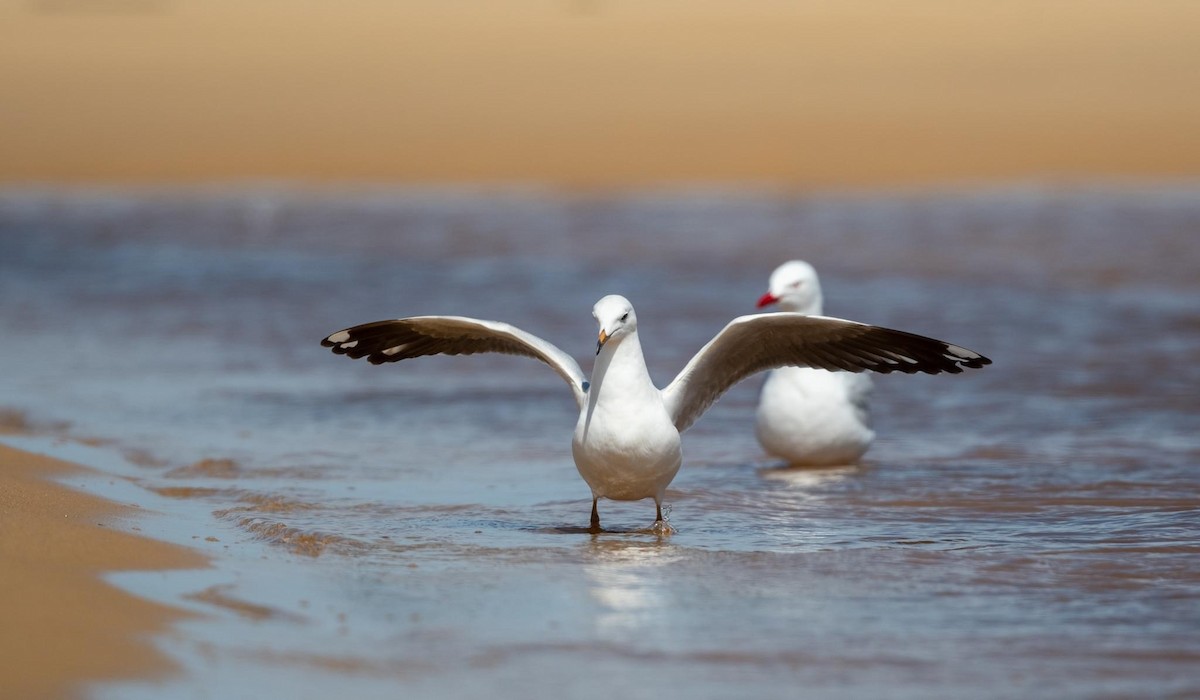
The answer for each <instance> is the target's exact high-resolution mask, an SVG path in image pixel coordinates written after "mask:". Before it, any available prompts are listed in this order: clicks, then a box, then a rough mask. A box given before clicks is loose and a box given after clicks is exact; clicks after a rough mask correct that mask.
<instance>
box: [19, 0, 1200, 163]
mask: <svg viewBox="0 0 1200 700" xmlns="http://www.w3.org/2000/svg"><path fill="white" fill-rule="evenodd" d="M1196 27H1200V3H1196V2H1192V1H1191V0H1155V1H1154V2H1145V1H1144V0H1061V1H1058V2H1043V1H1041V0H1011V1H1010V2H993V1H991V0H910V1H908V2H889V1H885V0H786V1H785V0H743V1H742V2H736V3H730V2H718V1H717V0H643V1H640V2H630V1H624V0H514V1H513V2H505V3H495V2H483V0H475V1H469V0H468V1H466V2H440V1H438V0H400V1H397V2H357V3H334V2H329V1H328V0H325V1H317V0H288V1H286V2H285V1H284V0H259V1H257V2H254V3H246V2H241V1H239V0H204V1H203V2H201V1H200V0H21V1H19V2H18V1H16V0H0V95H3V96H4V97H3V101H2V103H0V114H2V115H3V122H4V129H3V130H2V131H0V153H2V154H3V157H0V182H4V181H8V182H16V181H26V180H31V179H42V180H52V181H54V180H68V181H69V180H96V179H99V180H118V181H150V182H162V181H191V180H209V179H224V178H231V177H233V178H246V177H250V178H253V177H281V178H302V179H316V180H327V179H385V180H397V181H497V180H514V179H516V180H533V181H544V182H552V183H558V184H566V185H636V184H642V183H648V182H662V181H697V180H699V181H714V180H715V181H766V182H776V183H784V184H791V185H799V186H809V185H822V186H827V185H845V184H889V183H921V182H932V181H945V180H962V179H988V178H1013V177H1030V176H1035V177H1041V176H1050V177H1067V178H1071V177H1077V176H1079V177H1095V176H1151V177H1170V176H1195V175H1197V174H1200V129H1198V128H1197V127H1196V125H1197V124H1200V90H1197V89H1196V76H1197V75H1200V41H1197V40H1196Z"/></svg>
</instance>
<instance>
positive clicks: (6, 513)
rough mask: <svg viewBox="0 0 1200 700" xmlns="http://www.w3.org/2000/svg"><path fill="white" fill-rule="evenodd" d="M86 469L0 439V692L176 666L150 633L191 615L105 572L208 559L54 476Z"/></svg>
mask: <svg viewBox="0 0 1200 700" xmlns="http://www.w3.org/2000/svg"><path fill="white" fill-rule="evenodd" d="M82 471H83V470H82V468H81V467H77V466H75V465H72V464H68V463H66V462H61V461H59V460H55V459H50V458H47V457H43V456H39V455H35V454H30V453H28V452H23V451H21V450H16V449H12V448H10V447H7V446H4V445H0V562H2V563H3V576H0V619H3V620H4V624H3V625H0V697H5V698H50V697H55V698H57V697H64V696H67V695H70V694H72V693H73V692H77V691H78V689H79V688H80V687H81V686H82V685H83V684H85V683H89V682H96V681H106V680H115V679H127V678H135V677H137V678H156V677H161V676H163V675H165V674H168V673H170V672H171V670H172V668H173V665H172V663H171V662H170V660H169V659H167V657H166V656H164V655H163V654H162V653H161V652H159V651H158V650H157V649H156V648H155V646H154V645H153V644H152V643H151V641H150V636H151V635H153V634H160V633H162V632H164V631H165V630H167V628H168V626H169V625H170V624H171V623H172V622H174V621H177V620H179V619H181V618H183V617H184V616H185V615H186V613H184V612H183V611H181V610H177V609H173V608H169V607H165V606H163V605H159V604H157V603H153V602H150V601H147V600H143V599H141V598H137V597H134V596H132V595H129V594H127V593H124V592H122V591H120V590H118V589H117V588H115V587H114V586H112V585H110V584H108V583H106V582H104V581H103V580H101V579H100V575H101V574H103V573H106V572H111V571H128V570H142V571H148V570H163V569H175V568H188V567H199V566H203V565H204V559H203V558H202V557H201V556H199V555H198V554H195V553H193V552H190V551H188V550H186V549H184V548H181V547H177V546H174V545H169V544H165V543H162V542H157V541H154V540H150V539H146V538H144V537H138V536H136V535H132V534H128V533H124V532H120V531H118V530H116V529H114V528H113V526H112V523H114V521H118V520H120V519H123V518H128V517H130V516H131V515H133V514H134V513H135V510H134V509H133V508H131V507H129V506H124V505H120V504H117V503H112V502H109V501H105V500H102V499H99V498H96V497H94V496H90V495H86V494H83V493H78V492H76V491H72V490H70V489H68V488H65V487H63V486H59V485H57V484H55V483H53V482H51V481H50V479H52V478H56V477H57V478H61V477H63V476H65V475H71V474H76V473H79V472H82Z"/></svg>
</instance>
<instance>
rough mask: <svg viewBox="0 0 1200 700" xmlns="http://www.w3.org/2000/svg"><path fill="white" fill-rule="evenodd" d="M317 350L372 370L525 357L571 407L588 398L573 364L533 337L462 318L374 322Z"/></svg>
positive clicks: (340, 334)
mask: <svg viewBox="0 0 1200 700" xmlns="http://www.w3.org/2000/svg"><path fill="white" fill-rule="evenodd" d="M321 345H323V346H325V347H327V348H333V351H334V352H335V353H337V354H338V355H346V356H347V357H351V358H353V359H356V360H357V359H359V358H361V357H365V358H367V360H368V361H370V362H371V364H374V365H378V364H382V363H384V362H398V361H400V360H407V359H409V358H412V357H421V356H422V355H473V354H475V353H479V352H499V353H504V354H507V355H524V356H526V357H532V358H535V359H538V360H541V361H542V362H545V363H546V364H548V365H550V367H551V369H553V370H554V371H555V372H558V374H559V376H561V377H562V378H563V379H565V380H567V383H568V384H570V385H571V391H572V392H573V393H574V395H575V403H576V405H578V406H580V407H582V406H583V404H584V401H585V400H586V396H587V394H586V392H587V379H586V378H585V377H584V375H583V370H581V369H579V363H577V362H576V361H575V360H574V358H572V357H571V356H570V355H568V354H567V353H565V352H563V351H562V350H559V349H558V348H557V347H555V346H554V345H553V344H551V343H548V342H546V341H545V340H542V339H541V338H539V337H537V336H535V335H532V334H530V333H526V332H525V331H523V330H521V329H520V328H516V327H515V326H510V325H509V324H507V323H500V322H497V321H481V320H479V319H475V318H463V317H461V316H414V317H412V318H400V319H395V320H391V321H376V322H374V323H364V324H362V325H361V326H353V327H351V328H347V329H345V330H340V331H338V332H337V333H333V334H332V335H330V336H328V337H326V338H325V339H324V340H322V341H321Z"/></svg>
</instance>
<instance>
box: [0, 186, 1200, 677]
mask: <svg viewBox="0 0 1200 700" xmlns="http://www.w3.org/2000/svg"><path fill="white" fill-rule="evenodd" d="M792 257H804V258H807V259H809V260H810V261H812V262H813V263H814V264H815V265H816V266H817V267H818V269H819V270H820V271H821V273H822V278H823V282H824V284H825V287H826V288H827V295H828V306H829V310H830V312H831V313H832V314H833V315H839V316H845V317H848V318H853V319H856V320H861V321H865V322H870V323H877V324H880V325H884V326H889V327H893V328H901V329H906V330H911V331H915V332H918V333H924V334H928V335H932V336H935V337H939V338H943V339H946V340H949V341H952V342H954V343H958V344H961V345H963V346H965V347H968V348H971V349H973V350H978V351H980V352H982V353H984V354H986V355H988V356H990V357H991V358H992V359H993V360H995V365H993V366H991V367H988V368H986V369H984V370H980V371H971V372H967V373H965V374H963V375H960V376H953V377H948V376H939V377H923V376H922V377H907V376H905V377H887V378H880V379H879V380H878V381H877V387H878V388H877V390H876V394H875V401H874V403H873V413H874V418H875V421H876V428H877V431H878V433H879V436H880V437H879V439H878V441H877V443H876V445H875V446H874V447H873V448H872V450H871V452H870V453H868V459H867V460H866V462H865V463H864V464H863V465H862V466H860V467H857V468H849V469H840V470H788V469H780V468H778V466H777V465H774V464H772V463H770V461H769V460H767V459H766V458H764V457H763V456H762V454H761V452H760V450H759V448H758V446H757V444H756V443H755V441H754V438H753V426H752V420H753V406H754V402H755V398H756V396H755V390H756V386H757V383H756V382H750V383H748V384H747V385H746V386H742V387H739V388H737V389H735V390H734V391H733V392H731V393H730V394H729V395H727V396H726V397H725V398H724V399H723V400H722V401H721V402H720V403H719V404H718V405H717V406H716V407H715V408H714V409H713V410H712V411H711V412H710V413H709V414H708V415H706V416H705V417H704V418H702V419H701V420H700V421H699V423H697V425H696V426H695V427H694V428H693V429H691V430H690V431H689V432H688V433H687V434H686V436H685V438H684V452H685V455H684V467H683V469H682V470H681V472H680V474H679V477H678V478H677V479H676V481H675V483H674V484H673V488H672V489H671V490H670V492H669V495H668V500H669V501H670V502H671V503H672V505H673V506H674V508H673V510H672V517H671V524H672V526H673V527H675V528H676V529H677V531H678V532H677V533H676V534H675V535H673V536H670V537H666V538H662V537H657V536H655V535H653V534H650V533H646V532H644V531H643V528H645V526H646V525H648V524H649V522H650V521H651V520H652V516H653V505H652V504H650V503H649V502H646V503H634V504H611V503H604V504H602V513H603V515H604V519H605V524H606V526H610V527H611V528H612V530H613V532H609V533H604V534H601V535H599V536H589V535H587V534H586V533H585V532H584V530H583V528H584V526H586V524H587V520H586V519H587V515H588V511H589V508H590V498H589V494H588V492H587V488H586V485H584V484H583V482H582V481H581V480H580V479H579V477H578V475H577V474H576V473H575V469H574V467H573V465H572V464H571V457H570V433H571V429H572V427H573V425H574V422H575V415H574V406H573V402H572V401H571V398H570V395H569V392H567V391H566V390H565V389H564V388H563V386H562V382H561V380H560V379H559V378H558V377H555V376H554V375H553V374H552V373H550V372H549V371H547V370H546V369H545V368H544V367H541V366H540V365H538V364H537V363H535V362H532V361H529V360H526V359H522V358H510V357H500V356H476V357H471V358H421V359H418V360H411V361H405V362H403V363H400V364H399V365H396V366H384V367H372V366H368V365H367V364H366V363H365V362H358V363H356V362H349V361H347V360H345V359H344V358H340V357H335V356H332V355H330V354H329V352H328V350H326V349H323V348H321V347H319V345H318V341H319V340H320V339H321V338H323V337H325V336H327V335H328V334H329V333H331V332H333V331H335V330H337V329H339V328H344V327H346V326H348V325H350V324H354V323H359V322H365V321H370V320H376V319H380V318H392V317H398V316H404V315H416V314H439V313H445V314H458V315H470V316H476V317H480V318H494V319H500V320H505V321H509V322H512V323H514V324H516V325H518V326H520V327H522V328H524V329H526V330H529V331H530V332H533V333H535V334H537V335H540V336H542V337H544V338H547V339H548V340H550V341H552V342H554V343H556V344H558V345H560V346H561V347H563V348H564V349H565V350H567V351H568V352H571V353H573V354H574V355H576V356H577V357H579V358H580V359H581V360H583V366H584V367H585V371H586V369H587V368H589V367H590V363H591V350H592V348H593V346H594V342H595V329H594V324H593V322H592V320H591V318H590V317H589V314H588V310H589V309H590V308H591V305H592V303H593V302H594V301H595V300H596V299H597V298H599V297H600V296H602V295H604V294H608V293H614V292H615V293H621V294H624V295H625V296H627V297H629V298H630V299H631V300H632V301H633V302H634V303H635V304H637V307H638V314H639V318H640V320H641V325H642V335H643V341H644V344H645V346H646V352H647V360H648V362H649V363H650V370H651V374H652V376H653V377H654V378H655V379H656V380H657V381H658V382H659V383H660V384H663V383H665V382H666V381H669V379H670V378H671V377H672V376H673V375H674V373H675V372H676V371H677V370H678V369H679V368H680V367H682V366H683V363H684V362H685V361H686V359H687V358H688V357H690V356H691V354H692V353H693V352H695V351H696V350H697V349H698V348H699V347H700V346H701V345H703V343H704V342H706V341H707V340H708V339H709V338H710V337H711V336H712V334H713V333H715V332H716V331H717V330H719V329H720V328H721V326H722V325H724V323H725V322H726V321H727V320H729V319H730V318H732V317H734V316H738V315H742V314H744V313H748V312H751V311H752V309H753V305H754V301H755V299H757V298H758V296H759V295H760V294H761V292H762V290H763V288H764V285H765V283H766V276H767V274H768V273H769V272H770V271H771V270H772V269H773V268H774V266H775V265H776V264H778V262H779V261H780V260H784V259H788V258H792ZM1198 263H1200V190H1197V189H1195V188H1189V187H1176V188H1145V189H1116V188H1107V189H1095V190H1085V191H1055V190H1050V189H1040V188H1034V187H1030V188H1019V189H1012V190H1006V191H996V192H985V193H979V192H945V193H912V194H895V195H878V196H844V195H826V196H812V197H792V196H783V195H775V194H770V193H754V192H741V193H721V192H716V191H708V192H693V193H669V192H660V193H650V194H644V193H642V194H639V193H631V194H626V195H612V196H582V195H576V196H566V195H561V194H555V193H546V192H536V191H522V192H464V191H459V192H435V191H418V190H401V191H382V190H380V191H375V192H368V193H359V192H331V191H324V192H293V191H289V190H260V191H256V192H251V193H221V192H213V191H206V192H203V193H198V192H188V191H176V192H162V191H160V192H150V193H112V192H106V193H105V192H90V193H89V192H47V191H8V192H7V193H4V194H2V195H0V320H2V321H3V324H4V327H5V333H6V337H8V338H10V339H12V338H17V339H19V342H9V343H5V344H3V348H2V349H0V353H3V366H4V367H5V379H4V381H3V382H2V383H0V408H3V409H5V413H3V414H0V420H2V421H3V422H4V423H5V424H10V425H16V426H20V427H24V428H30V427H31V428H32V429H33V430H34V431H35V432H38V431H40V432H42V433H43V436H42V437H32V438H22V439H11V440H10V439H6V441H11V442H13V444H16V445H17V446H20V447H26V448H30V449H36V450H39V451H48V452H52V453H55V454H58V455H60V456H63V457H65V458H68V459H75V460H78V461H82V462H85V463H88V464H92V465H93V466H96V467H98V468H99V469H101V470H102V473H103V474H105V475H108V476H102V477H100V478H97V479H92V480H88V481H86V482H81V485H82V486H83V487H84V488H88V489H89V490H95V491H97V492H100V493H104V494H106V495H109V496H112V497H117V498H119V499H120V500H122V501H126V502H136V503H138V504H140V505H142V506H143V507H144V508H146V509H147V510H149V511H156V512H158V513H160V514H161V515H158V516H153V517H150V518H148V519H147V521H146V522H145V523H144V524H143V525H142V526H143V527H144V529H145V530H147V531H152V532H153V533H154V534H157V535H159V536H162V537H165V538H167V539H171V540H174V541H180V542H185V543H188V544H191V545H193V546H197V547H198V548H200V549H201V550H202V551H206V552H208V553H210V554H212V555H214V557H215V566H214V569H213V570H210V571H204V572H184V573H178V574H168V575H163V574H161V573H156V574H154V575H153V576H150V575H144V574H121V575H119V576H115V577H113V578H114V580H116V581H118V582H119V583H121V584H122V585H126V586H128V587H130V588H132V589H133V590H136V591H139V592H141V593H143V594H145V595H151V596H153V597H156V598H159V599H162V600H164V601H168V602H171V603H172V604H177V605H184V606H188V607H191V608H193V609H196V610H200V611H203V612H205V613H206V617H204V618H201V619H196V620H191V621H187V622H185V623H183V624H182V625H181V627H180V632H179V633H178V634H175V635H171V636H170V637H169V638H167V639H165V640H164V641H163V645H164V646H165V648H166V649H167V650H168V652H169V653H170V654H171V655H173V656H174V657H175V658H177V659H179V661H180V662H181V664H182V666H183V668H184V671H183V673H182V674H181V675H180V676H179V677H177V678H174V679H172V680H170V681H167V682H165V683H163V684H154V685H149V686H141V685H137V684H133V685H130V684H122V685H119V686H110V687H105V688H101V689H98V690H97V694H98V695H100V696H104V697H122V698H131V697H155V698H158V697H194V696H198V695H204V694H208V695H210V696H213V697H239V696H249V695H258V696H261V695H264V694H267V695H276V696H277V695H281V694H284V693H288V694H291V695H294V696H296V697H328V696H330V695H333V694H335V693H337V694H342V695H346V694H350V695H353V696H355V697H394V696H395V695H396V693H397V692H403V694H405V695H406V696H416V697H432V696H437V697H479V696H480V695H484V694H487V695H492V696H503V697H527V696H530V695H543V694H545V693H546V691H547V689H553V690H554V691H555V692H557V693H558V694H560V695H563V696H565V697H600V696H603V697H610V696H613V695H614V694H615V695H618V696H628V697H651V696H654V697H658V696H661V695H662V694H663V693H664V692H668V691H669V692H670V693H671V694H679V695H682V694H687V695H689V696H692V697H699V698H703V697H730V696H754V697H764V698H770V697H792V696H794V693H795V689H796V688H797V687H803V688H806V689H808V690H809V691H810V692H812V693H813V694H815V695H819V696H821V697H834V698H837V697H847V698H859V697H881V696H886V697H899V698H904V697H912V698H938V697H947V698H949V697H955V698H957V697H968V696H970V697H979V696H981V695H988V694H989V692H988V690H987V689H995V692H994V693H990V694H992V695H995V696H1028V695H1042V696H1054V697H1094V696H1097V695H1113V696H1121V695H1135V696H1148V695H1149V696H1169V695H1171V694H1178V695H1187V694H1196V693H1200V674H1197V673H1196V670H1195V669H1196V668H1200V664H1198V663H1197V661H1200V638H1197V635H1196V632H1195V630H1197V629H1200V612H1198V611H1200V605H1198V603H1200V574H1197V572H1196V568H1195V566H1194V561H1195V557H1196V555H1197V554H1198V553H1200V545H1197V535H1198V534H1200V523H1198V521H1197V516H1196V513H1197V508H1198V507H1200V476H1198V472H1197V465H1198V462H1200V410H1198V409H1200V405H1198V404H1197V403H1196V398H1195V389H1196V387H1197V386H1200V362H1197V360H1200V313H1198V312H1197V309H1200V277H1197V276H1196V275H1195V270H1196V269H1197V264H1198ZM62 435H67V436H70V437H72V438H74V439H75V440H78V439H88V440H89V441H91V442H93V443H95V444H96V445H98V446H96V447H90V448H89V447H84V446H82V445H80V444H79V443H78V442H60V441H58V440H56V437H58V436H62ZM112 476H117V477H122V478H120V479H116V480H113V479H112V478H111V477H112ZM109 482H112V483H109ZM77 485H80V484H77Z"/></svg>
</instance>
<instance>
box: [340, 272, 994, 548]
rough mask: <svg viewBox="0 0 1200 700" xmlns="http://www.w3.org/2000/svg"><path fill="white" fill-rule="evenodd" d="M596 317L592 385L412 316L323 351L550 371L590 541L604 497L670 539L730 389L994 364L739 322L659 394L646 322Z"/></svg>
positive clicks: (506, 337) (822, 324)
mask: <svg viewBox="0 0 1200 700" xmlns="http://www.w3.org/2000/svg"><path fill="white" fill-rule="evenodd" d="M592 316H593V317H594V318H595V319H596V323H597V324H598V325H599V327H600V336H599V341H598V343H597V345H596V362H595V365H594V366H593V368H592V377H591V380H590V381H589V380H588V379H587V377H585V376H584V374H583V370H581V369H580V368H579V364H578V363H577V362H575V360H574V359H573V358H572V357H571V356H570V355H568V354H567V353H565V352H563V351H562V350H560V349H559V348H557V347H555V346H554V345H552V344H550V343H548V342H546V341H545V340H542V339H541V338H538V337H537V336H534V335H531V334H529V333H526V332H525V331H522V330H521V329H519V328H516V327H514V326H511V325H509V324H507V323H500V322H498V321H482V320H479V319H474V318H463V317H460V316H414V317H411V318H401V319H396V320H389V321H376V322H374V323H366V324H363V325H360V326H353V327H351V328H347V329H345V330H340V331H338V332H336V333H333V334H332V335H330V336H328V337H326V338H325V339H324V340H322V341H321V344H322V345H324V346H325V347H328V348H332V349H333V352H335V353H337V354H339V355H346V356H347V357H350V358H354V359H358V358H362V357H365V358H367V359H368V360H369V361H370V362H371V363H372V364H381V363H384V362H396V361H399V360H406V359H410V358H413V357H421V356H422V355H439V354H440V355H471V354H475V353H480V352H499V353H506V354H509V355H525V356H527V357H532V358H534V359H537V360H541V361H542V362H544V363H546V364H547V365H549V366H550V368H551V369H553V370H554V371H555V372H557V373H558V374H559V376H561V377H562V378H563V379H564V380H566V382H567V384H568V385H569V386H570V387H571V393H572V394H573V395H574V397H575V403H576V405H577V406H578V407H579V421H578V423H576V425H575V434H574V437H573V439H572V441H571V451H572V454H573V455H574V457H575V466H576V468H577V469H578V470H579V475H580V476H582V477H583V480H584V481H586V482H587V484H588V486H589V487H591V489H592V517H591V528H592V530H593V531H599V529H600V514H599V511H598V509H597V501H599V500H600V499H601V498H608V499H612V500H616V501H640V500H642V499H645V498H653V499H654V506H655V522H654V527H655V529H656V530H660V531H661V530H663V529H666V525H665V524H664V523H663V517H662V501H663V495H664V494H665V493H666V490H667V485H668V484H670V483H671V480H672V479H674V478H675V474H676V472H678V471H679V465H680V464H681V463H682V462H683V451H682V449H681V447H680V439H679V435H680V433H682V432H683V431H684V430H687V429H688V427H689V426H691V425H692V423H695V422H696V420H697V419H698V418H699V417H700V416H701V415H703V413H704V412H705V411H706V410H707V409H708V407H709V406H711V405H712V404H713V402H714V401H716V400H717V398H719V397H720V396H721V394H723V393H725V391H726V390H727V389H729V388H730V387H731V386H733V385H734V384H736V383H737V382H739V381H741V380H742V379H745V378H746V377H748V376H750V375H752V374H755V373H757V372H762V371H765V370H769V369H774V368H777V367H787V366H798V367H816V368H820V369H827V370H843V371H848V372H862V371H864V370H870V371H874V372H882V373H885V374H886V373H890V372H905V373H907V374H913V373H915V372H924V373H926V374H938V373H941V372H950V373H955V374H957V373H959V372H962V370H963V368H964V367H970V368H978V367H983V366H984V365H987V364H991V360H989V359H988V358H986V357H984V356H982V355H980V354H979V353H976V352H972V351H971V350H967V349H966V348H962V347H959V346H957V345H951V344H949V343H945V342H943V341H940V340H934V339H933V338H926V337H924V336H920V335H913V334H911V333H904V332H902V331H894V330H890V329H887V328H880V327H878V326H869V325H866V324H862V323H857V322H855V321H846V320H843V319H838V318H828V317H823V316H806V315H803V314H798V313H770V314H760V315H755V316H741V317H739V318H735V319H734V320H732V321H730V322H729V324H728V325H727V326H725V328H724V329H723V330H722V331H721V332H720V333H718V334H717V335H716V337H715V338H713V339H712V340H711V341H709V343H708V344H707V345H705V346H704V347H703V348H701V349H700V352H698V353H696V355H695V357H693V358H692V359H691V360H690V361H689V362H688V363H687V365H686V366H685V367H684V368H683V371H681V372H680V373H679V375H678V376H677V377H675V379H674V381H672V382H671V383H670V384H668V385H667V387H666V388H665V389H662V390H660V389H658V388H657V387H655V386H654V383H653V382H652V381H651V380H650V373H649V371H648V370H647V369H646V360H645V357H644V356H643V355H642V345H641V342H640V341H639V340H638V332H637V314H636V313H635V312H634V310H633V305H632V304H630V303H629V300H628V299H626V298H625V297H622V296H618V295H609V296H606V297H604V298H602V299H601V300H600V301H598V302H596V305H595V306H594V307H593V309H592Z"/></svg>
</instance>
